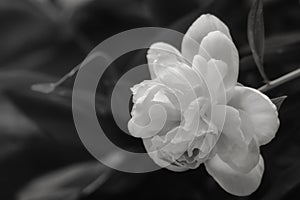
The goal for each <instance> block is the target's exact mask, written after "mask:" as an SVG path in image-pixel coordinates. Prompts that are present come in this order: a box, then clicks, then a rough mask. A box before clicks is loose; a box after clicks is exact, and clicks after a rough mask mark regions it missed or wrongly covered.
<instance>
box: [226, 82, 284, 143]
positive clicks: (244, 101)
mask: <svg viewBox="0 0 300 200" xmlns="http://www.w3.org/2000/svg"><path fill="white" fill-rule="evenodd" d="M231 93H232V98H231V100H230V101H229V102H228V104H229V105H231V106H233V107H235V108H236V109H239V110H241V111H243V115H242V117H243V119H242V120H247V119H249V120H250V123H252V124H253V127H254V132H253V136H254V135H255V137H256V139H257V141H258V144H259V145H264V144H267V143H268V142H270V141H271V140H272V139H273V138H274V136H275V134H276V132H277V130H278V127H279V119H278V112H277V109H276V106H275V105H274V104H273V103H272V101H271V100H270V99H269V97H267V96H266V95H264V94H263V93H261V92H259V91H258V90H255V89H253V88H249V87H241V86H236V87H234V88H233V89H232V91H231Z"/></svg>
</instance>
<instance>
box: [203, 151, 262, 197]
mask: <svg viewBox="0 0 300 200" xmlns="http://www.w3.org/2000/svg"><path fill="white" fill-rule="evenodd" d="M205 167H206V170H207V172H208V173H209V174H210V175H211V176H212V177H213V178H214V179H215V180H216V181H217V182H218V183H219V185H220V186H221V187H222V188H223V189H224V190H226V191H227V192H229V193H231V194H233V195H237V196H247V195H250V194H251V193H253V192H254V191H255V190H256V189H257V188H258V186H259V185H260V182H261V179H262V176H263V172H264V161H263V158H262V156H260V157H259V162H258V163H257V165H256V166H255V168H253V169H252V170H251V171H250V172H249V173H241V172H238V171H235V170H233V169H232V168H231V167H229V166H228V165H227V164H226V163H225V162H224V161H222V159H220V157H219V156H218V155H215V157H213V158H212V159H210V160H208V161H206V162H205Z"/></svg>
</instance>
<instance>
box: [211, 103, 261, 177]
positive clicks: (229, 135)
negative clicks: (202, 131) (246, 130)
mask: <svg viewBox="0 0 300 200" xmlns="http://www.w3.org/2000/svg"><path fill="white" fill-rule="evenodd" d="M224 111H225V113H226V116H225V121H224V126H223V127H222V124H220V121H218V122H217V121H216V120H214V123H215V124H216V126H217V127H218V129H219V130H221V131H222V134H221V136H220V138H219V140H218V142H217V144H216V153H217V154H218V155H219V157H220V158H221V159H222V160H223V161H224V162H226V163H227V164H228V165H229V166H230V167H231V168H233V169H234V170H237V171H240V172H243V173H248V172H249V171H251V170H252V169H253V168H254V167H255V166H256V164H257V162H258V160H259V148H258V145H257V143H256V141H255V139H254V138H252V139H251V140H250V141H249V142H248V141H247V140H246V139H245V137H244V135H243V133H242V130H241V119H240V116H239V112H238V111H237V110H236V109H234V108H232V107H229V106H219V105H217V106H215V107H214V109H213V112H215V113H218V114H214V115H217V116H222V115H223V116H224Z"/></svg>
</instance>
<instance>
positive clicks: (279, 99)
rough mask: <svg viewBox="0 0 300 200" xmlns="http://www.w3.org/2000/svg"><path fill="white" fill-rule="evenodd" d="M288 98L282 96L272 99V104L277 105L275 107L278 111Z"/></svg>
mask: <svg viewBox="0 0 300 200" xmlns="http://www.w3.org/2000/svg"><path fill="white" fill-rule="evenodd" d="M286 98H287V96H281V97H277V98H273V99H271V100H272V102H273V103H274V104H275V106H276V107H277V110H279V109H280V107H281V105H282V103H283V102H284V100H285V99H286Z"/></svg>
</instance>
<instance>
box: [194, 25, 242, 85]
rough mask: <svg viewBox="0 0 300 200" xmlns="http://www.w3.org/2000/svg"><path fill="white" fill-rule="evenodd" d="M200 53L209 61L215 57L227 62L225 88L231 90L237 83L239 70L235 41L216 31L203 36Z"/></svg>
mask: <svg viewBox="0 0 300 200" xmlns="http://www.w3.org/2000/svg"><path fill="white" fill-rule="evenodd" d="M199 55H201V56H202V57H203V58H205V59H206V60H207V61H209V60H210V59H212V58H213V59H215V60H221V61H223V62H225V63H226V64H227V68H228V71H227V73H226V76H225V77H224V85H225V89H226V90H229V89H230V88H232V87H233V86H235V85H236V83H237V78H238V72H239V56H238V51H237V49H236V47H235V45H234V43H233V42H232V41H231V40H230V39H228V37H227V36H226V35H225V34H224V33H222V32H220V31H214V32H210V33H209V34H208V35H207V36H206V37H205V38H203V40H202V42H201V44H200V48H199Z"/></svg>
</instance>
